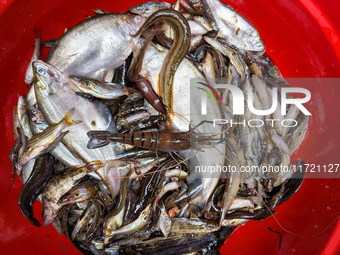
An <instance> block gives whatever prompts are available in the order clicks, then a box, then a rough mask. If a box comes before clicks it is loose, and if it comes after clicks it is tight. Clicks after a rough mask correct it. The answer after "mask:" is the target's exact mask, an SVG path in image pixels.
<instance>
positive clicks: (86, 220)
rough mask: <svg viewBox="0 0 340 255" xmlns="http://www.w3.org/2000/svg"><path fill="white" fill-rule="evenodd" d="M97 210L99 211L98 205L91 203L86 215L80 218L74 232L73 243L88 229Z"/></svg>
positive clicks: (72, 235)
mask: <svg viewBox="0 0 340 255" xmlns="http://www.w3.org/2000/svg"><path fill="white" fill-rule="evenodd" d="M96 209H97V208H96V204H95V203H93V202H90V204H89V205H88V206H87V208H86V210H85V211H84V213H83V214H82V215H81V216H80V218H79V219H78V221H77V223H76V225H75V226H74V228H73V230H72V234H71V240H72V241H73V240H74V239H76V238H77V237H79V235H80V234H81V232H83V230H84V229H85V228H86V227H87V224H88V223H89V221H90V220H91V218H92V217H93V216H94V214H95V211H96Z"/></svg>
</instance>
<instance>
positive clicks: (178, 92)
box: [142, 46, 226, 212]
mask: <svg viewBox="0 0 340 255" xmlns="http://www.w3.org/2000/svg"><path fill="white" fill-rule="evenodd" d="M167 53H168V51H167V50H166V49H164V51H163V52H160V51H158V50H156V49H155V48H154V47H152V46H149V47H148V48H147V50H146V52H145V57H144V59H143V65H142V72H143V73H148V77H147V78H148V80H149V81H150V83H151V85H152V87H153V88H154V90H155V91H156V92H157V93H158V92H159V90H158V86H157V84H158V75H159V73H160V71H161V68H162V64H163V62H164V61H165V57H166V55H167ZM193 79H197V81H201V82H204V83H208V82H207V81H206V80H205V79H204V76H203V74H202V73H201V72H200V71H199V70H198V69H197V67H196V66H195V65H194V64H193V63H192V62H190V61H189V60H187V59H183V61H182V62H181V64H180V65H179V66H178V69H177V71H176V73H175V76H174V89H173V97H174V100H175V101H176V102H177V101H178V102H181V103H180V104H174V106H173V107H174V108H173V110H174V112H175V113H176V115H175V117H174V118H173V120H172V127H173V128H174V130H175V131H181V132H185V131H189V128H190V127H195V125H198V124H199V123H201V122H202V121H204V120H208V121H209V120H210V121H213V119H221V118H223V117H222V113H221V110H220V108H219V107H218V106H216V105H215V104H214V102H213V101H212V100H207V112H209V113H210V114H209V115H206V116H204V115H201V112H200V111H201V104H200V100H192V98H201V97H202V94H201V92H203V91H200V90H199V89H192V85H193V84H192V83H191V82H193ZM197 85H199V84H197V83H195V86H196V87H197ZM203 93H205V92H203ZM184 116H185V117H184ZM193 116H195V117H193ZM190 122H191V123H192V125H189V123H190ZM197 129H198V130H199V132H201V133H206V134H212V133H219V132H221V131H222V128H221V127H215V128H214V127H212V125H209V124H207V125H206V124H203V125H200V126H199V127H197ZM216 149H217V150H216ZM225 152H226V148H225V144H223V143H220V144H218V145H215V147H214V148H205V149H204V152H200V151H198V152H197V151H194V150H189V151H182V152H180V155H181V156H182V157H183V158H184V159H186V158H188V157H190V156H192V155H193V154H195V155H194V156H193V157H192V158H190V160H189V164H190V166H191V167H192V169H194V168H195V166H201V165H207V166H209V165H216V166H217V165H220V166H223V165H225V157H224V156H223V155H225ZM220 174H221V173H218V172H215V173H203V172H200V173H199V172H195V171H194V170H193V171H192V172H191V174H190V175H189V176H188V177H187V181H188V183H189V184H190V185H189V186H190V190H191V192H193V194H192V197H191V198H190V200H191V201H190V204H191V206H190V207H191V210H195V211H197V212H199V211H201V210H203V207H204V205H205V203H206V201H207V200H208V199H209V197H210V196H211V194H212V192H213V191H214V189H215V187H216V185H217V183H218V181H219V178H220ZM195 208H196V209H195Z"/></svg>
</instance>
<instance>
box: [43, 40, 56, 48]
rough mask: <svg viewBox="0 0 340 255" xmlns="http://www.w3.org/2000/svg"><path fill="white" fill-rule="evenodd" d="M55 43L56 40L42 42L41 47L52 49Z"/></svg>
mask: <svg viewBox="0 0 340 255" xmlns="http://www.w3.org/2000/svg"><path fill="white" fill-rule="evenodd" d="M56 42H57V39H51V40H47V41H44V42H43V43H42V45H43V47H45V48H52V47H53V46H54V44H55V43H56Z"/></svg>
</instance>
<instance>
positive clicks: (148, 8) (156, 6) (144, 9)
mask: <svg viewBox="0 0 340 255" xmlns="http://www.w3.org/2000/svg"><path fill="white" fill-rule="evenodd" d="M169 8H171V4H169V3H166V2H159V1H150V2H145V3H142V4H139V5H135V6H132V7H130V8H129V11H130V12H132V13H135V14H139V15H142V16H143V17H145V18H147V17H149V16H150V15H151V14H153V13H154V12H156V11H158V10H161V9H169Z"/></svg>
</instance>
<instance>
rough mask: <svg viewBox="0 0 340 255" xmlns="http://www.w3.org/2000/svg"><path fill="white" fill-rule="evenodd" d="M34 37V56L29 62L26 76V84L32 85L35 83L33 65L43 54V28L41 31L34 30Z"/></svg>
mask: <svg viewBox="0 0 340 255" xmlns="http://www.w3.org/2000/svg"><path fill="white" fill-rule="evenodd" d="M34 35H35V45H34V52H33V56H32V58H31V61H30V62H29V64H28V66H27V69H26V75H25V83H26V84H28V85H29V84H31V83H32V82H33V69H32V63H33V62H34V61H36V60H38V59H40V52H41V27H40V28H39V29H34Z"/></svg>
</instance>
